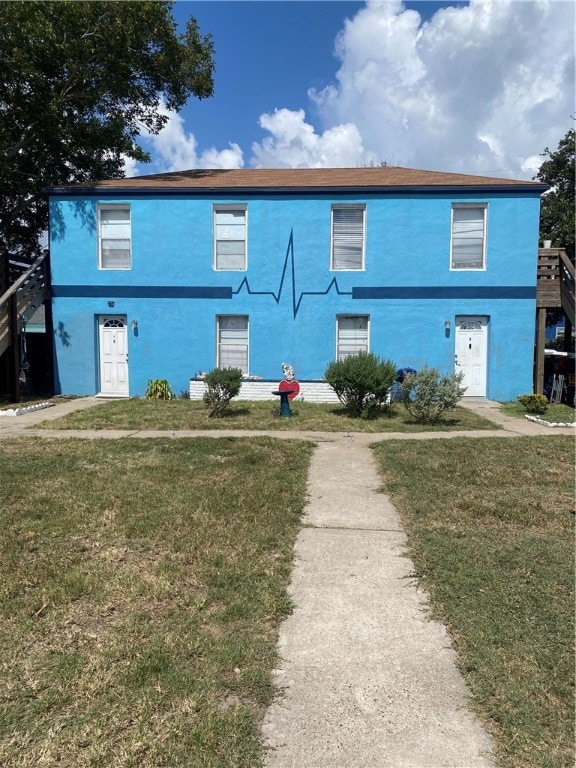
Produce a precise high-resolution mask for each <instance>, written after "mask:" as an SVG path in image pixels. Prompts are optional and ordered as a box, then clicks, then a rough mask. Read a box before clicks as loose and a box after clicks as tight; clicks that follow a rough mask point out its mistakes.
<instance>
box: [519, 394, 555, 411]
mask: <svg viewBox="0 0 576 768" xmlns="http://www.w3.org/2000/svg"><path fill="white" fill-rule="evenodd" d="M516 399H517V400H518V402H519V403H521V404H522V405H523V406H524V408H525V409H526V410H527V411H528V413H546V411H547V409H548V400H547V398H546V397H545V395H519V396H518V397H517V398H516Z"/></svg>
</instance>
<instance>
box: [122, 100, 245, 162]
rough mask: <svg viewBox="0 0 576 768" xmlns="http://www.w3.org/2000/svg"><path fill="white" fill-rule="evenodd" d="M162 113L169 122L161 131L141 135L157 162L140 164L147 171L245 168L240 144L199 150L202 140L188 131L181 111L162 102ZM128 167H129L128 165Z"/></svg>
mask: <svg viewBox="0 0 576 768" xmlns="http://www.w3.org/2000/svg"><path fill="white" fill-rule="evenodd" d="M159 112H160V113H161V114H164V115H166V116H167V117H168V122H167V123H166V125H165V126H164V128H163V129H162V130H161V131H160V132H159V133H158V134H151V133H149V132H148V131H146V130H143V131H142V133H141V134H140V139H141V142H142V144H143V146H144V149H146V150H148V151H151V153H152V157H153V165H152V166H151V167H150V166H142V165H140V166H138V169H139V170H141V171H142V172H144V173H166V172H169V171H184V170H190V169H193V168H242V166H243V165H244V158H243V153H242V150H241V149H240V147H239V146H238V144H234V143H230V144H229V146H228V148H227V149H222V150H217V149H216V148H215V147H211V148H210V149H205V150H204V151H203V152H201V153H198V143H197V141H196V137H195V136H194V134H192V133H187V132H186V130H185V128H184V120H183V118H182V117H181V115H179V114H178V113H177V112H173V111H171V110H169V109H167V108H166V107H165V106H164V105H161V107H160V109H159ZM125 167H127V166H126V165H125Z"/></svg>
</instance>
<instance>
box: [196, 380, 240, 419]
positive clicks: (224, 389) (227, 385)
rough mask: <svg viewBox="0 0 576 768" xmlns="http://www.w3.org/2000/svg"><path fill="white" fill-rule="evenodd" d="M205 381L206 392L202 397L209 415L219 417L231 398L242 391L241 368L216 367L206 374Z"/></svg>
mask: <svg viewBox="0 0 576 768" xmlns="http://www.w3.org/2000/svg"><path fill="white" fill-rule="evenodd" d="M204 383H205V384H206V392H205V393H204V396H203V398H202V399H203V401H204V405H205V406H206V407H207V408H208V416H211V417H214V418H219V417H220V416H222V415H223V414H224V411H225V410H226V408H227V407H228V404H229V402H230V400H232V398H233V397H236V395H237V394H238V392H240V387H241V386H242V371H241V370H240V368H214V369H213V370H212V371H210V373H207V374H206V376H205V377H204Z"/></svg>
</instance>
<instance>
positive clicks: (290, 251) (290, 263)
mask: <svg viewBox="0 0 576 768" xmlns="http://www.w3.org/2000/svg"><path fill="white" fill-rule="evenodd" d="M288 267H290V280H291V282H292V312H293V316H294V319H296V315H297V314H298V310H299V309H300V305H301V304H302V300H303V298H304V297H305V296H326V295H327V294H329V293H330V291H331V290H332V289H334V290H335V291H336V293H337V294H338V295H339V296H352V291H341V290H340V288H339V286H338V281H337V279H336V278H335V277H334V278H332V280H331V281H330V283H329V284H328V287H327V288H325V289H324V290H323V291H301V292H300V295H299V296H298V298H296V267H295V265H294V230H290V237H289V238H288V247H287V248H286V256H285V258H284V266H283V268H282V276H281V277H280V285H279V286H278V292H274V291H254V290H252V288H250V283H249V282H248V278H247V277H245V278H244V279H243V280H242V282H241V283H240V285H239V286H238V288H236V290H234V289H232V295H233V296H237V295H238V294H239V293H240V292H241V291H242V290H246V292H247V293H248V294H249V295H250V296H271V297H272V298H273V299H274V301H275V302H276V304H279V303H280V299H281V297H282V290H283V288H284V282H285V281H286V273H287V271H288Z"/></svg>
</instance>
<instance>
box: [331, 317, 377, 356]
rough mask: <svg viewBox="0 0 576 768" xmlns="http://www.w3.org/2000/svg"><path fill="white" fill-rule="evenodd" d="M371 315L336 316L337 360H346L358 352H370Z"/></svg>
mask: <svg viewBox="0 0 576 768" xmlns="http://www.w3.org/2000/svg"><path fill="white" fill-rule="evenodd" d="M369 324H370V316H369V315H337V316H336V359H337V360H344V358H346V357H350V355H357V354H358V352H369V351H370V347H369V338H368V327H369Z"/></svg>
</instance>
